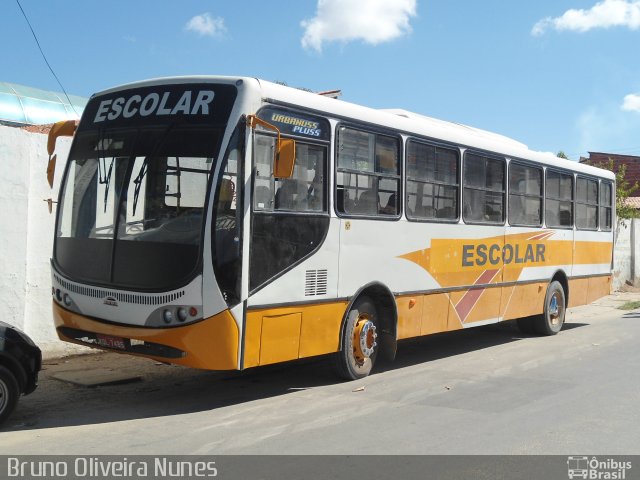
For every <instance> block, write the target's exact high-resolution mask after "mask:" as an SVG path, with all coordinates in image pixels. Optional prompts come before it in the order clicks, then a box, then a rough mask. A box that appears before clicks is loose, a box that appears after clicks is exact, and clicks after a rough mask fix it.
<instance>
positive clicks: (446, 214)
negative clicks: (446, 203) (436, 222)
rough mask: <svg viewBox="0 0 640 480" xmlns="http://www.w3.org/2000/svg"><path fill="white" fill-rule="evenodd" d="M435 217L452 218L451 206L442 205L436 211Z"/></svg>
mask: <svg viewBox="0 0 640 480" xmlns="http://www.w3.org/2000/svg"><path fill="white" fill-rule="evenodd" d="M436 217H437V218H453V207H442V208H439V209H438V210H437V211H436Z"/></svg>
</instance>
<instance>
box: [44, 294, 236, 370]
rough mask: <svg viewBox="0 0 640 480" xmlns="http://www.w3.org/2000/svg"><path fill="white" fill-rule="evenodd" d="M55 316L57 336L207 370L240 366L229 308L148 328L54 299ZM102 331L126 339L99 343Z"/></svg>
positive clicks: (67, 340) (232, 368)
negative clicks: (70, 307) (111, 343)
mask: <svg viewBox="0 0 640 480" xmlns="http://www.w3.org/2000/svg"><path fill="white" fill-rule="evenodd" d="M53 319H54V324H55V327H56V332H57V334H58V337H59V338H60V339H61V340H64V341H66V342H71V343H76V344H79V345H85V346H89V347H93V348H100V349H102V350H109V351H115V352H119V353H129V354H131V355H137V356H142V357H147V358H152V359H154V360H157V361H161V362H167V363H175V364H178V365H184V366H187V367H193V368H202V369H206V370H235V369H237V368H238V345H239V341H238V339H239V335H238V326H237V324H236V321H235V319H234V318H233V315H231V312H230V311H229V310H225V311H223V312H220V313H218V314H217V315H214V316H212V317H209V318H206V319H203V320H200V321H198V322H196V323H192V324H189V325H184V326H180V327H171V328H145V327H130V326H126V325H121V324H113V323H107V322H103V321H99V320H95V319H92V318H88V317H85V316H83V315H80V314H77V313H74V312H70V311H68V310H65V309H64V308H62V307H61V306H60V305H58V304H57V303H56V302H55V301H54V302H53ZM99 335H107V336H110V337H117V338H121V339H124V342H123V345H121V347H120V348H116V347H114V348H109V347H108V346H105V345H99V344H97V343H96V340H95V339H96V338H97V337H98V336H99ZM132 340H133V342H132Z"/></svg>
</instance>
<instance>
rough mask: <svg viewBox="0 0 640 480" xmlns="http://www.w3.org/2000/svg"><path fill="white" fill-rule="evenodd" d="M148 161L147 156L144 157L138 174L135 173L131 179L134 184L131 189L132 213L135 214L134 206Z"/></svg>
mask: <svg viewBox="0 0 640 480" xmlns="http://www.w3.org/2000/svg"><path fill="white" fill-rule="evenodd" d="M148 162H149V157H146V158H145V159H144V162H143V163H142V166H141V167H140V171H139V172H138V175H136V178H135V179H134V180H133V183H134V184H135V187H134V190H133V214H134V215H135V214H136V207H137V206H138V196H139V195H140V187H142V180H144V176H145V175H146V174H147V164H148Z"/></svg>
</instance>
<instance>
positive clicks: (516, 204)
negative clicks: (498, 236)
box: [509, 162, 542, 227]
mask: <svg viewBox="0 0 640 480" xmlns="http://www.w3.org/2000/svg"><path fill="white" fill-rule="evenodd" d="M509 223H510V224H511V225H523V226H528V227H539V226H540V225H542V168H537V167H529V166H525V165H520V164H519V163H514V162H511V163H510V164H509Z"/></svg>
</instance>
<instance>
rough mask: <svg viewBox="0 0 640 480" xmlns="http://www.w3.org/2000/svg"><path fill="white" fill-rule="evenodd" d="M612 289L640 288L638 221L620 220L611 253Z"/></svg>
mask: <svg viewBox="0 0 640 480" xmlns="http://www.w3.org/2000/svg"><path fill="white" fill-rule="evenodd" d="M612 283H613V289H614V290H620V289H621V288H622V287H623V286H624V285H625V284H631V285H634V286H640V219H637V218H634V219H632V220H621V221H620V222H618V225H617V228H616V241H615V246H614V253H613V282H612Z"/></svg>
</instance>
